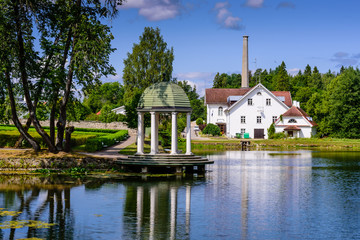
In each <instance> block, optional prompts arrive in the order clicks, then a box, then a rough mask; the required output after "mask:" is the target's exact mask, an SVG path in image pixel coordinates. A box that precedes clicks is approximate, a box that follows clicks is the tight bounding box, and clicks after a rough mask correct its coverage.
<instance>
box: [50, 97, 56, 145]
mask: <svg viewBox="0 0 360 240" xmlns="http://www.w3.org/2000/svg"><path fill="white" fill-rule="evenodd" d="M55 113H56V101H54V102H53V105H52V107H51V112H50V139H51V142H52V143H53V144H54V145H55Z"/></svg>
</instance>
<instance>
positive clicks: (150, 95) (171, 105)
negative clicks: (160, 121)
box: [137, 82, 191, 112]
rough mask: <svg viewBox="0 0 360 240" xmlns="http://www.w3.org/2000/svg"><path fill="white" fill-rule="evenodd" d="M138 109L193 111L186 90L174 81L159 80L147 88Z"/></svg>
mask: <svg viewBox="0 0 360 240" xmlns="http://www.w3.org/2000/svg"><path fill="white" fill-rule="evenodd" d="M137 110H138V111H141V112H143V111H160V112H168V111H176V112H191V106H190V101H189V98H188V97H187V95H186V93H185V91H184V90H183V89H182V88H181V87H180V86H179V85H177V84H175V83H172V82H158V83H155V84H153V85H151V86H149V87H148V88H146V89H145V91H144V93H143V94H142V95H141V97H140V101H139V105H138V108H137Z"/></svg>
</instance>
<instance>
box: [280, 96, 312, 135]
mask: <svg viewBox="0 0 360 240" xmlns="http://www.w3.org/2000/svg"><path fill="white" fill-rule="evenodd" d="M315 127H316V123H315V122H314V121H313V120H312V118H311V117H310V116H309V115H307V114H306V112H304V110H302V109H301V108H300V106H299V105H298V103H295V102H294V105H293V106H292V107H291V108H290V109H289V110H287V111H286V112H285V113H284V114H282V118H281V119H280V118H279V119H278V120H277V121H276V123H275V132H285V133H286V134H287V135H288V136H289V137H298V138H304V137H305V138H309V137H311V136H314V135H315V134H316V128H315Z"/></svg>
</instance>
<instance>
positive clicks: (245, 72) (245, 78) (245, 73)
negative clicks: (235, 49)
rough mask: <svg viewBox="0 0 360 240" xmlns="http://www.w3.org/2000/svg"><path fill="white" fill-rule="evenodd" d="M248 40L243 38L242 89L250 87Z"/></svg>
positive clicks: (246, 37) (245, 37)
mask: <svg viewBox="0 0 360 240" xmlns="http://www.w3.org/2000/svg"><path fill="white" fill-rule="evenodd" d="M248 38H249V36H243V56H242V72H241V87H243V88H248V87H249V56H248V55H249V53H248Z"/></svg>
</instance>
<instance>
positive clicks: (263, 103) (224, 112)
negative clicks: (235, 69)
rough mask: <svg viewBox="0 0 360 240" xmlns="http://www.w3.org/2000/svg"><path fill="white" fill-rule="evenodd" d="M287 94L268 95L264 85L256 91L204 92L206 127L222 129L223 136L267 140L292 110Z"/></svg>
mask: <svg viewBox="0 0 360 240" xmlns="http://www.w3.org/2000/svg"><path fill="white" fill-rule="evenodd" d="M291 102H292V101H291V95H290V92H287V91H273V92H271V91H269V90H268V89H267V88H266V87H264V86H263V85H262V84H258V85H256V86H255V87H253V88H240V89H226V88H223V89H221V88H218V89H216V88H210V89H206V90H205V103H206V106H207V119H206V120H207V123H213V124H216V125H218V126H219V127H220V130H221V132H222V133H223V134H226V136H228V137H235V136H236V135H237V134H239V133H240V134H244V133H248V134H249V137H250V138H267V129H268V128H269V127H270V125H271V124H272V123H273V122H275V121H276V120H277V119H278V118H279V117H280V115H281V114H283V113H284V112H286V111H287V110H288V109H289V108H290V107H291Z"/></svg>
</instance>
